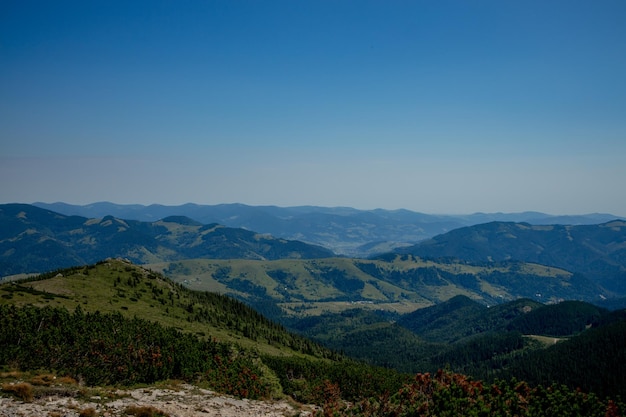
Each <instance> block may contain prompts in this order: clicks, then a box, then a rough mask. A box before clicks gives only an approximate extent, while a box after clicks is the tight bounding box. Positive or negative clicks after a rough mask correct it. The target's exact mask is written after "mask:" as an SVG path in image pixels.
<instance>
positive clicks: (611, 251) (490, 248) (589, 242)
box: [397, 220, 626, 296]
mask: <svg viewBox="0 0 626 417" xmlns="http://www.w3.org/2000/svg"><path fill="white" fill-rule="evenodd" d="M397 251H398V252H400V253H410V254H413V255H415V256H420V257H434V258H441V257H452V258H456V259H464V260H469V261H473V262H491V261H496V262H498V261H505V260H518V261H524V262H534V263H539V264H542V265H551V266H556V267H558V268H563V269H566V270H568V271H571V272H574V273H579V274H583V275H585V276H586V277H587V278H589V279H591V280H593V281H594V282H596V283H598V284H599V285H601V286H602V287H603V288H605V289H606V290H607V291H609V292H611V293H613V295H616V296H624V295H626V221H621V220H616V221H611V222H608V223H603V224H598V225H580V226H563V225H544V226H536V225H535V226H533V225H530V224H528V223H503V222H492V223H486V224H480V225H475V226H471V227H464V228H460V229H457V230H453V231H451V232H448V233H446V234H443V235H439V236H436V237H434V238H432V239H430V240H427V241H424V242H421V243H419V244H417V245H414V246H411V247H407V248H402V249H399V250H397Z"/></svg>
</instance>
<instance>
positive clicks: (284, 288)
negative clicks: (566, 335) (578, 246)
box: [148, 255, 601, 318]
mask: <svg viewBox="0 0 626 417" xmlns="http://www.w3.org/2000/svg"><path fill="white" fill-rule="evenodd" d="M148 266H149V267H150V268H151V269H153V270H155V271H159V272H161V273H163V274H165V275H167V276H169V277H171V278H172V279H173V280H175V281H176V282H179V283H183V284H184V285H186V286H188V287H189V288H191V289H195V290H201V291H216V292H220V293H223V294H228V295H231V296H233V297H236V298H238V299H240V300H243V301H245V302H246V303H248V304H250V305H252V306H254V307H255V308H257V309H264V308H266V306H267V305H268V303H270V305H272V306H274V305H275V306H278V307H280V309H281V311H282V313H281V314H287V315H295V316H306V315H319V314H321V313H322V312H324V311H327V312H340V311H343V310H348V309H352V308H355V307H359V308H363V309H367V310H384V311H389V312H394V313H396V314H397V313H407V312H410V311H413V310H416V309H418V308H422V307H427V306H430V305H433V304H437V303H440V302H443V301H446V300H448V299H450V298H452V297H454V296H456V295H466V296H468V297H471V298H472V299H474V300H475V301H478V302H480V303H482V304H485V305H495V304H500V303H503V302H506V301H511V300H515V299H517V298H520V297H521V298H532V299H536V300H538V301H541V302H543V303H547V302H550V301H552V302H556V301H558V300H561V299H582V300H594V299H597V298H598V296H599V294H601V289H600V288H599V287H598V286H597V285H595V284H593V283H591V282H590V281H588V280H586V279H584V277H582V276H580V275H573V274H571V273H569V272H567V271H565V270H562V269H558V268H552V267H545V266H542V265H537V264H529V263H520V262H505V263H488V264H472V263H468V262H465V261H463V262H452V261H446V262H443V261H435V260H423V259H420V258H416V257H413V256H409V255H404V256H394V257H391V258H389V259H375V260H374V259H371V260H365V259H351V258H325V259H311V260H306V259H283V260H275V261H257V260H236V259H225V260H219V259H188V260H182V261H176V262H165V263H157V264H148ZM260 311H263V312H264V313H266V314H270V312H267V311H265V310H260ZM271 317H272V318H274V317H275V316H273V315H272V316H271Z"/></svg>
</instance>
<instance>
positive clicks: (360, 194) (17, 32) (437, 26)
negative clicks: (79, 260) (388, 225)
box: [0, 0, 626, 216]
mask: <svg viewBox="0 0 626 417" xmlns="http://www.w3.org/2000/svg"><path fill="white" fill-rule="evenodd" d="M624 22H626V1H623V0H616V1H602V0H598V1H588V0H585V1H578V0H566V1H558V0H557V1H544V0H541V1H532V0H526V1H502V0H493V1H487V0H485V1H483V0H476V1H473V0H472V1H440V0H437V1H434V0H429V1H417V0H416V1H400V0H399V1H386V0H385V1H383V0H381V1H367V0H361V1H344V0H310V1H307V0H289V1H269V0H268V1H237V0H223V1H210V0H206V1H97V0H94V1H83V0H81V1H71V2H70V1H63V0H58V1H29V0H16V1H14V0H4V1H2V2H0V202H2V203H8V202H24V203H30V202H35V201H44V202H55V201H65V202H68V203H75V204H87V203H91V202H95V201H112V202H115V203H141V204H150V203H161V204H182V203H186V202H195V203H200V204H218V203H230V202H240V203H246V204H252V205H260V204H273V205H279V206H293V205H304V204H310V205H322V206H351V207H356V208H363V209H368V208H376V207H381V208H387V209H396V208H406V209H410V210H415V211H421V212H426V213H471V212H475V211H483V212H496V211H503V212H518V211H525V210H538V211H544V212H548V213H553V214H578V213H589V212H609V213H613V214H617V215H621V216H626V24H625V23H624Z"/></svg>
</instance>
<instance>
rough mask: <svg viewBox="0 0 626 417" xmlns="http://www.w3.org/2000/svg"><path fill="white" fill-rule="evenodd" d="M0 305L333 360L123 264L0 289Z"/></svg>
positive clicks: (241, 312)
mask: <svg viewBox="0 0 626 417" xmlns="http://www.w3.org/2000/svg"><path fill="white" fill-rule="evenodd" d="M0 305H14V306H26V305H33V306H36V307H52V308H64V309H66V310H68V311H74V309H76V308H77V307H80V308H81V309H82V310H83V311H85V312H96V311H97V312H100V313H121V314H122V315H123V316H125V317H129V318H132V317H141V318H145V319H149V320H151V321H154V322H157V323H159V324H161V325H163V326H167V327H173V328H176V329H179V330H181V331H184V332H186V333H192V334H195V335H198V336H200V337H204V338H207V337H211V338H217V339H218V340H222V341H227V342H236V343H237V344H239V345H241V346H243V347H246V348H254V349H257V350H259V351H260V352H261V353H269V354H289V355H292V354H296V353H301V354H304V353H311V354H314V355H316V356H322V357H326V356H333V353H332V352H330V351H328V350H325V349H322V348H321V347H320V346H318V345H316V344H315V343H312V342H310V341H308V340H307V339H304V338H302V337H298V336H295V335H293V334H290V333H288V332H287V331H286V330H285V329H284V328H283V327H282V326H280V325H277V324H275V323H274V322H271V321H269V320H268V319H266V318H265V317H263V316H261V315H260V314H258V313H257V312H256V311H254V310H252V309H251V308H249V307H247V306H246V305H244V304H243V303H241V302H239V301H236V300H234V299H232V298H229V297H226V296H223V295H219V294H216V293H208V292H196V291H191V290H189V289H187V288H185V287H184V286H182V285H180V284H177V283H175V282H173V281H171V280H169V279H168V278H165V277H163V276H162V275H161V274H158V273H156V272H153V271H150V270H147V269H145V268H142V267H139V266H136V265H133V264H131V263H129V262H127V261H123V260H119V259H109V260H106V261H103V262H99V263H97V264H95V265H91V266H85V267H76V268H71V269H66V270H61V271H58V272H52V273H48V274H43V275H40V276H37V277H35V278H32V279H28V280H25V281H18V282H10V283H5V284H2V285H0Z"/></svg>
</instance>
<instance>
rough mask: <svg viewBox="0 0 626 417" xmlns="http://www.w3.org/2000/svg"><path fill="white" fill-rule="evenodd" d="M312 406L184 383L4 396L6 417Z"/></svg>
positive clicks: (247, 411) (1, 409) (210, 413)
mask: <svg viewBox="0 0 626 417" xmlns="http://www.w3.org/2000/svg"><path fill="white" fill-rule="evenodd" d="M314 413H315V409H314V408H313V407H312V406H302V405H299V404H295V403H293V402H291V401H287V400H281V401H252V400H247V399H238V398H233V397H227V396H222V395H218V394H216V393H214V392H212V391H209V390H206V389H201V388H198V387H194V386H191V385H186V384H180V385H178V386H176V387H168V388H158V387H149V388H139V389H132V390H110V391H102V392H96V391H94V392H90V393H88V394H87V395H84V393H83V395H72V394H71V393H68V392H60V391H59V392H55V391H54V390H48V391H46V392H42V393H39V394H37V393H35V396H34V398H33V399H32V400H31V401H21V400H19V399H17V398H15V397H13V396H11V395H7V394H6V393H0V417H18V416H19V417H96V416H98V417H105V416H107V417H113V416H128V415H131V416H132V415H135V416H148V417H158V416H170V417H196V416H197V417H242V416H269V417H291V416H312V415H313V414H314Z"/></svg>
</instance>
